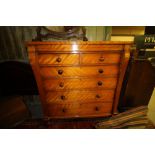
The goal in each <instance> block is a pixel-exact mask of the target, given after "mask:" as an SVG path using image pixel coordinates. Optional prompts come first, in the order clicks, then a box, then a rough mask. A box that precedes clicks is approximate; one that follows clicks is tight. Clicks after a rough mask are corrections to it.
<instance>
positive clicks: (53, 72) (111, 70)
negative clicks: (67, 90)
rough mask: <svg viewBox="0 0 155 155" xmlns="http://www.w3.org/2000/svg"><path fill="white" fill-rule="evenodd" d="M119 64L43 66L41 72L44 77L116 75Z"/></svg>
mask: <svg viewBox="0 0 155 155" xmlns="http://www.w3.org/2000/svg"><path fill="white" fill-rule="evenodd" d="M60 71H61V72H60ZM118 71H119V66H117V65H111V66H92V67H90V66H89V67H61V66H60V67H41V68H40V73H41V76H42V77H43V78H50V77H60V78H61V77H92V76H98V77H104V76H116V75H117V74H118Z"/></svg>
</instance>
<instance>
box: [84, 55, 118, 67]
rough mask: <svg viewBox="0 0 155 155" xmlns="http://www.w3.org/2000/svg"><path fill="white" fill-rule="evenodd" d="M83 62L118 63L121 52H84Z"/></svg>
mask: <svg viewBox="0 0 155 155" xmlns="http://www.w3.org/2000/svg"><path fill="white" fill-rule="evenodd" d="M81 60H82V62H81V63H82V64H90V65H91V64H112V63H114V64H118V63H119V62H120V53H110V52H108V53H107V54H105V52H102V53H99V54H92V53H91V54H82V58H81Z"/></svg>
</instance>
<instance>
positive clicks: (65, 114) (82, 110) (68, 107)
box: [45, 102, 113, 118]
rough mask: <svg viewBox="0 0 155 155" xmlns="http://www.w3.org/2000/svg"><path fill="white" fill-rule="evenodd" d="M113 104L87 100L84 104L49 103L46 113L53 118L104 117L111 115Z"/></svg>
mask: <svg viewBox="0 0 155 155" xmlns="http://www.w3.org/2000/svg"><path fill="white" fill-rule="evenodd" d="M112 105H113V104H112V102H111V103H109V102H108V103H103V102H97V103H93V102H87V103H83V104H79V103H75V104H47V105H46V109H45V110H46V111H45V115H46V116H48V117H52V118H72V117H74V118H75V117H77V118H78V117H83V118H84V117H85V118H87V117H103V116H109V115H111V112H112Z"/></svg>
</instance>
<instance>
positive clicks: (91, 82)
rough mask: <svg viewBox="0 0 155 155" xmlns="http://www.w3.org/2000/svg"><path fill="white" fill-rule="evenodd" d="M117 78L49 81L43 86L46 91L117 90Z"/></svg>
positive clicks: (45, 81)
mask: <svg viewBox="0 0 155 155" xmlns="http://www.w3.org/2000/svg"><path fill="white" fill-rule="evenodd" d="M116 84H117V78H83V79H82V78H79V79H76V78H75V79H47V80H44V82H43V86H44V88H45V90H46V91H50V90H63V89H94V88H96V89H103V88H105V89H115V87H116Z"/></svg>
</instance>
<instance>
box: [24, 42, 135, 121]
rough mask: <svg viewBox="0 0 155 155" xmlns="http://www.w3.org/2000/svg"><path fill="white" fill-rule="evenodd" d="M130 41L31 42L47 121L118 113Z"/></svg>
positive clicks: (33, 62)
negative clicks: (48, 119) (49, 119)
mask: <svg viewBox="0 0 155 155" xmlns="http://www.w3.org/2000/svg"><path fill="white" fill-rule="evenodd" d="M131 44H132V43H131V42H109V41H102V42H92V41H90V42H89V41H88V42H81V41H80V42H29V43H27V47H28V53H29V59H30V63H31V66H32V69H33V72H34V75H35V78H36V82H37V85H38V90H39V94H40V99H41V103H42V108H43V113H44V116H45V117H47V118H78V117H80V118H84V117H85V118H88V117H104V116H109V115H112V114H115V113H117V105H118V101H119V96H120V91H121V87H122V82H123V78H124V74H125V71H126V68H127V65H128V60H129V57H130V46H131Z"/></svg>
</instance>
